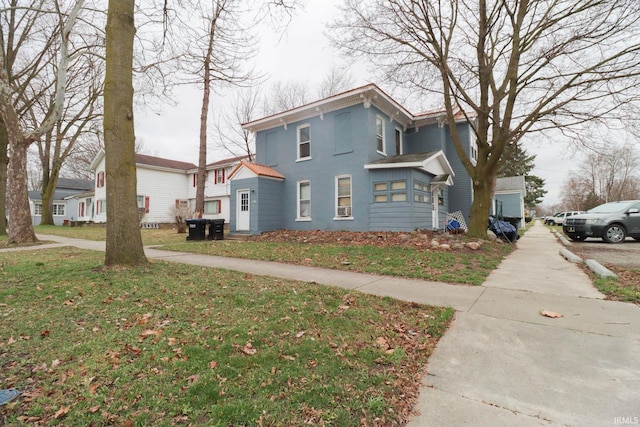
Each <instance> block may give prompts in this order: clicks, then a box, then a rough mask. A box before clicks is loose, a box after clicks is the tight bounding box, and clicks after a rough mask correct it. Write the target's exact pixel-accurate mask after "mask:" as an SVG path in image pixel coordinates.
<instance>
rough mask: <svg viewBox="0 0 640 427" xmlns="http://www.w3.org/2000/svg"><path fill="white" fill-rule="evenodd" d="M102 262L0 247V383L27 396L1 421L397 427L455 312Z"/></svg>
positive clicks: (209, 273) (0, 415) (166, 267)
mask: <svg viewBox="0 0 640 427" xmlns="http://www.w3.org/2000/svg"><path fill="white" fill-rule="evenodd" d="M218 243H219V242H218ZM202 246H205V244H202ZM102 261H103V254H101V253H98V252H89V251H81V250H78V249H74V248H62V249H60V248H59V249H56V250H45V249H40V250H34V251H28V252H24V251H23V252H4V253H0V275H1V276H2V282H0V318H1V319H2V321H1V322H0V369H1V372H2V375H1V376H0V388H9V387H15V388H18V389H19V390H20V391H21V396H20V397H19V398H18V399H17V400H15V401H13V402H11V403H9V404H8V405H4V406H1V407H0V425H1V424H7V425H47V426H49V425H96V426H97V425H155V426H172V425H212V426H230V425H234V426H239V425H255V426H274V425H282V426H289V425H305V424H311V425H332V426H361V425H380V426H391V425H398V424H401V423H402V422H403V420H405V419H406V416H407V414H408V412H409V411H410V410H411V409H412V408H413V405H414V403H415V398H416V396H417V392H418V386H419V382H420V379H421V377H422V375H423V374H424V367H425V364H426V361H427V358H428V356H429V355H430V354H431V352H432V350H433V348H434V345H435V343H436V341H437V339H438V338H439V337H440V336H441V335H442V334H443V333H444V331H445V329H446V327H447V324H448V322H449V321H450V320H451V318H452V315H453V311H452V310H451V309H443V308H434V307H427V306H421V305H417V304H410V303H404V302H400V301H396V300H393V299H390V298H379V297H374V296H370V295H365V294H360V293H357V292H353V291H346V290H343V289H338V288H332V287H324V286H319V285H314V284H309V283H302V282H294V281H286V280H279V279H274V278H267V277H259V276H251V275H247V274H241V273H235V272H230V271H224V270H218V269H207V268H201V267H194V266H188V265H178V264H171V263H163V262H153V263H151V264H150V265H149V266H148V267H144V268H135V269H122V268H120V269H111V270H105V269H104V268H102V266H101V264H102Z"/></svg>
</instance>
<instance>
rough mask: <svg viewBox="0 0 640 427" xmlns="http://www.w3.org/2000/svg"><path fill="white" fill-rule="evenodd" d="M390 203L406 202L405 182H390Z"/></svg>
mask: <svg viewBox="0 0 640 427" xmlns="http://www.w3.org/2000/svg"><path fill="white" fill-rule="evenodd" d="M391 201H392V202H406V201H407V181H404V180H403V181H391Z"/></svg>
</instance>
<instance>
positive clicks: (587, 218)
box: [562, 200, 640, 243]
mask: <svg viewBox="0 0 640 427" xmlns="http://www.w3.org/2000/svg"><path fill="white" fill-rule="evenodd" d="M562 231H563V232H564V234H566V235H567V236H569V238H570V239H571V240H575V241H577V242H581V241H583V240H584V239H586V238H587V237H600V238H602V240H604V241H605V242H607V243H620V242H623V241H624V239H625V238H626V237H627V236H629V237H633V238H634V239H635V240H638V241H640V200H625V201H620V202H611V203H605V204H603V205H600V206H597V207H595V208H593V209H591V210H589V211H587V212H586V213H583V214H579V215H573V216H571V217H570V218H567V220H566V221H565V224H564V226H563V227H562Z"/></svg>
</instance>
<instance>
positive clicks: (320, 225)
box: [230, 84, 477, 234]
mask: <svg viewBox="0 0 640 427" xmlns="http://www.w3.org/2000/svg"><path fill="white" fill-rule="evenodd" d="M457 126H458V128H457V130H458V132H459V133H460V135H462V139H463V141H464V143H465V150H467V152H468V153H469V157H470V158H471V159H474V158H475V153H477V149H476V148H475V147H476V145H475V138H473V137H472V131H471V128H470V125H469V123H468V122H466V121H465V120H464V119H463V117H461V120H460V122H459V123H458V125H457ZM243 128H244V129H246V130H250V131H253V132H255V134H256V164H249V163H246V162H243V163H241V164H240V165H239V166H238V167H237V168H236V169H235V170H234V171H233V172H232V173H231V175H230V182H231V191H230V193H231V194H230V196H231V218H230V225H231V228H230V231H231V232H245V233H250V234H258V233H262V232H265V231H272V230H276V229H291V230H319V229H320V230H348V231H381V230H387V231H413V230H415V229H438V230H443V229H444V228H445V226H446V220H445V216H446V214H447V213H448V212H453V211H458V210H459V211H461V212H462V213H463V215H464V217H465V218H466V219H468V217H469V210H470V206H471V202H472V198H473V191H472V186H471V180H470V178H469V176H468V174H467V173H466V171H465V169H464V167H463V166H462V163H461V162H460V160H459V158H458V156H457V154H456V151H455V148H454V146H453V143H452V141H451V137H450V135H449V131H448V126H446V120H445V118H444V113H443V112H442V111H439V112H432V113H425V114H421V115H413V114H411V113H410V112H409V111H407V110H406V109H405V108H404V107H402V106H401V105H400V104H398V103H397V102H395V101H394V100H393V99H392V98H390V97H389V96H388V95H387V94H386V93H384V92H383V91H382V90H381V89H380V88H378V87H377V86H376V85H374V84H369V85H366V86H363V87H360V88H357V89H353V90H350V91H347V92H344V93H341V94H338V95H335V96H331V97H329V98H325V99H323V100H320V101H317V102H314V103H311V104H307V105H304V106H301V107H298V108H295V109H292V110H288V111H285V112H282V113H279V114H275V115H272V116H268V117H264V118H261V119H258V120H254V121H251V122H249V123H246V124H244V125H243Z"/></svg>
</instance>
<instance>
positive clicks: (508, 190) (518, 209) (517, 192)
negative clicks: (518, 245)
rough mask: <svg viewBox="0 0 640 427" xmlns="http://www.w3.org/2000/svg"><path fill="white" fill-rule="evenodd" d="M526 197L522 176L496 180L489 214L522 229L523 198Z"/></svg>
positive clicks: (523, 217)
mask: <svg viewBox="0 0 640 427" xmlns="http://www.w3.org/2000/svg"><path fill="white" fill-rule="evenodd" d="M526 195H527V187H526V185H525V180H524V176H522V175H521V176H508V177H504V178H497V179H496V189H495V192H494V195H493V203H492V207H491V214H492V215H495V216H498V217H502V218H503V219H504V220H505V221H507V222H510V223H512V224H513V225H514V226H517V227H518V228H524V226H525V207H524V197H525V196H526Z"/></svg>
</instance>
